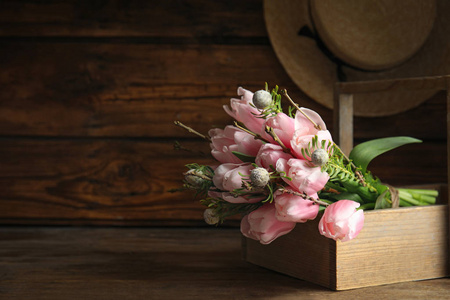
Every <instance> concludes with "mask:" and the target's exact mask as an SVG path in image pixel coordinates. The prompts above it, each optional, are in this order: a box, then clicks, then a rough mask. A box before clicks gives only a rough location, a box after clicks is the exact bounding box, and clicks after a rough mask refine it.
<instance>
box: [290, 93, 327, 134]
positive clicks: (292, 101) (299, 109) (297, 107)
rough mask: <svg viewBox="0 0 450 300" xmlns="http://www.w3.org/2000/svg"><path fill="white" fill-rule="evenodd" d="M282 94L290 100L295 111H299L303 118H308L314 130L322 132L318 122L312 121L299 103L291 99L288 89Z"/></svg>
mask: <svg viewBox="0 0 450 300" xmlns="http://www.w3.org/2000/svg"><path fill="white" fill-rule="evenodd" d="M281 94H283V95H284V96H285V97H286V98H287V99H288V100H289V102H291V104H292V105H293V106H294V107H295V109H297V110H298V111H299V112H300V113H301V114H302V115H303V116H305V118H307V119H308V120H309V121H310V122H311V123H312V124H313V125H314V128H316V129H317V130H322V128H321V127H320V125H319V124H317V123H316V122H314V121H313V119H311V118H310V117H309V116H308V115H307V114H306V113H305V112H304V111H303V110H302V109H301V108H300V107H299V106H298V105H297V103H295V102H294V100H292V99H291V97H289V94H288V92H287V90H286V89H284V90H282V91H281Z"/></svg>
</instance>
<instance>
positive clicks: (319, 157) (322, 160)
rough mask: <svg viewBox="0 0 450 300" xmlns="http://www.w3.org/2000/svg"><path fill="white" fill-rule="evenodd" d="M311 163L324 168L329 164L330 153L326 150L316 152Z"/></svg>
mask: <svg viewBox="0 0 450 300" xmlns="http://www.w3.org/2000/svg"><path fill="white" fill-rule="evenodd" d="M311 161H312V163H313V164H315V165H316V166H323V165H325V164H326V163H327V162H328V152H327V151H325V149H317V150H314V152H313V154H312V155H311Z"/></svg>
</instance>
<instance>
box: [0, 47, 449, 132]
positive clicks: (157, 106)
mask: <svg viewBox="0 0 450 300" xmlns="http://www.w3.org/2000/svg"><path fill="white" fill-rule="evenodd" d="M0 45H1V47H0V66H1V68H0V85H1V86H2V89H0V103H1V106H2V109H0V135H8V136H14V135H27V136H30V135H41V136H136V137H168V136H170V137H180V136H184V133H183V132H182V131H181V130H178V129H177V128H175V127H174V126H173V125H172V122H173V120H180V121H181V122H184V123H186V124H189V125H191V126H193V127H194V128H196V129H198V130H199V131H201V132H207V131H208V129H209V128H210V127H212V126H219V127H223V126H225V125H227V124H229V123H230V120H231V119H230V117H228V115H226V114H225V113H224V112H223V110H222V106H223V105H224V104H227V103H229V99H230V98H231V97H236V89H237V87H238V86H239V85H242V86H244V87H246V88H248V89H250V90H253V91H254V90H257V89H261V88H262V87H263V86H264V82H269V84H271V85H272V86H273V85H275V84H278V85H280V86H281V87H283V88H287V89H288V90H289V93H290V94H291V96H292V97H293V98H294V99H295V100H296V101H297V102H298V103H300V105H301V106H304V107H309V108H312V109H314V110H316V111H318V112H319V113H320V114H321V115H322V116H323V118H324V120H325V121H326V122H327V123H328V125H329V127H330V128H332V124H331V123H332V122H331V120H332V114H331V111H330V110H328V109H326V108H324V107H322V106H321V105H319V104H317V103H316V102H314V101H312V100H311V99H309V98H307V97H306V96H304V94H303V93H302V92H301V91H300V90H299V89H298V88H296V87H295V86H294V84H293V83H292V81H291V80H290V79H289V78H288V76H287V74H286V73H285V71H284V70H283V69H282V67H281V65H280V64H279V63H278V61H277V60H276V58H275V55H274V53H273V51H272V49H271V48H270V46H268V45H247V46H244V45H185V46H180V45H177V46H174V45H153V44H122V43H116V44H104V43H99V44H97V43H38V42H33V43H28V42H3V43H1V42H0ZM374 105H375V104H374ZM443 107H445V95H444V94H443V93H441V94H438V95H436V96H435V97H433V98H432V99H430V100H428V101H427V102H425V103H424V104H423V105H421V106H420V107H418V108H415V109H413V110H410V111H408V112H405V113H402V114H399V115H396V116H392V117H380V118H355V137H357V138H375V137H381V136H384V135H411V136H415V137H417V138H427V139H445V137H446V134H445V130H443V129H444V128H445V110H444V109H443Z"/></svg>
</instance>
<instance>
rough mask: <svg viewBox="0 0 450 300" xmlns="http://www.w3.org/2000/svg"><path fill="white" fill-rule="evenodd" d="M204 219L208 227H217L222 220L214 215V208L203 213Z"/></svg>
mask: <svg viewBox="0 0 450 300" xmlns="http://www.w3.org/2000/svg"><path fill="white" fill-rule="evenodd" d="M203 218H204V219H205V222H206V224H208V225H216V224H218V223H219V222H220V218H219V217H218V216H217V215H216V214H215V213H214V210H213V209H212V208H207V209H205V211H204V212H203Z"/></svg>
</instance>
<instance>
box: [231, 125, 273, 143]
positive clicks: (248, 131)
mask: <svg viewBox="0 0 450 300" xmlns="http://www.w3.org/2000/svg"><path fill="white" fill-rule="evenodd" d="M234 126H236V127H237V128H239V129H240V130H242V131H245V132H247V133H248V134H250V135H253V136H254V138H255V140H261V141H263V142H265V143H270V142H269V141H268V140H266V139H265V138H263V137H262V136H261V135H259V134H257V133H254V132H253V131H250V130H248V129H247V128H245V127H242V126H241V125H239V124H238V122H236V121H234Z"/></svg>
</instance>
